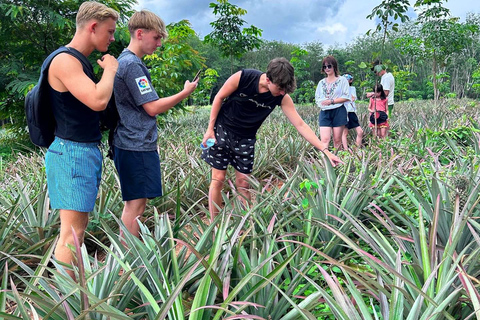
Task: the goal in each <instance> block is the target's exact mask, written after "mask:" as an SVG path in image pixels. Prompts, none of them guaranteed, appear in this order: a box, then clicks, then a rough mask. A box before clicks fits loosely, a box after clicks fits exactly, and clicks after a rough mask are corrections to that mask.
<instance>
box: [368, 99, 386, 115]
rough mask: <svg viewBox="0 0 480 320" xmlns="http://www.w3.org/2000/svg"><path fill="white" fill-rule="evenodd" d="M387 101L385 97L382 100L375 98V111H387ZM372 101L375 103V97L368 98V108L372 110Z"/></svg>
mask: <svg viewBox="0 0 480 320" xmlns="http://www.w3.org/2000/svg"><path fill="white" fill-rule="evenodd" d="M387 102H388V100H387V99H383V100H380V99H377V100H376V103H377V111H383V112H387ZM374 103H375V98H370V105H369V106H368V109H370V110H373V109H374V106H373V104H374Z"/></svg>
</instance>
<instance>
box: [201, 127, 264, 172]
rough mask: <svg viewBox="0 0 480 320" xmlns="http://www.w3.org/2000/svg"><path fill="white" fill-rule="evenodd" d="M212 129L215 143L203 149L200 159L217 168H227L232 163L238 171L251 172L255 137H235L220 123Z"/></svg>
mask: <svg viewBox="0 0 480 320" xmlns="http://www.w3.org/2000/svg"><path fill="white" fill-rule="evenodd" d="M214 131H215V139H216V140H217V143H216V144H214V145H213V146H212V147H210V148H208V149H207V150H203V153H202V159H203V160H205V162H206V163H208V164H209V165H210V166H211V167H213V168H215V169H218V170H227V167H228V165H232V166H233V167H234V168H235V170H237V171H238V172H241V173H244V174H250V173H252V171H253V161H254V158H255V157H254V156H255V142H256V141H257V139H255V138H241V137H236V136H235V135H233V134H232V133H230V132H227V131H225V128H224V127H223V126H222V125H221V124H218V125H216V126H215V127H214Z"/></svg>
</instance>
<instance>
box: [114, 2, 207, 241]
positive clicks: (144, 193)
mask: <svg viewBox="0 0 480 320" xmlns="http://www.w3.org/2000/svg"><path fill="white" fill-rule="evenodd" d="M128 30H129V31H130V44H129V45H128V47H127V48H126V49H125V50H124V51H123V52H122V53H121V54H120V56H119V57H118V61H119V68H118V73H117V75H116V77H115V85H114V92H115V100H116V104H117V109H118V113H119V116H120V120H119V124H118V126H117V129H116V131H115V135H114V140H113V145H114V162H115V167H116V169H117V172H118V175H119V178H120V185H121V189H122V198H123V200H124V201H125V207H124V209H123V213H122V222H123V223H124V225H125V226H126V228H127V229H128V231H129V232H130V233H131V234H133V235H135V236H136V237H138V236H139V224H138V218H139V217H141V216H142V215H143V213H144V211H145V207H146V204H147V199H149V198H150V199H151V198H155V197H159V196H161V195H162V183H161V171H160V160H159V158H158V151H157V138H158V134H157V120H156V116H157V115H158V114H160V113H163V112H165V111H167V110H169V109H170V108H172V107H174V106H175V105H176V104H178V103H179V102H181V101H182V100H183V99H185V98H187V97H188V96H189V95H190V94H191V93H192V92H193V91H194V90H195V88H196V87H197V83H198V80H197V81H194V82H190V81H188V80H187V81H186V82H185V84H184V88H183V90H182V91H180V92H179V93H177V94H175V95H173V96H169V97H164V98H160V97H159V96H158V94H157V92H156V91H155V89H154V88H153V86H152V81H151V78H150V72H149V71H148V69H147V67H146V66H145V65H144V64H143V62H142V60H141V59H142V58H143V57H144V56H145V55H150V54H152V53H153V52H154V51H155V50H156V49H157V48H158V47H160V46H161V45H162V40H163V39H165V38H166V37H167V35H168V34H167V31H166V28H165V23H164V22H163V21H162V19H160V17H158V16H157V15H155V14H154V13H152V12H150V11H147V10H142V11H139V12H136V13H134V14H133V15H132V17H131V18H130V20H129V22H128Z"/></svg>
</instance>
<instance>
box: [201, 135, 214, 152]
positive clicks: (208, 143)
mask: <svg viewBox="0 0 480 320" xmlns="http://www.w3.org/2000/svg"><path fill="white" fill-rule="evenodd" d="M214 144H215V139H213V138H210V139H208V140H207V142H206V145H207V146H206V147H205V146H204V145H203V143H200V148H202V149H203V150H207V149H208V148H210V147H211V146H213V145H214Z"/></svg>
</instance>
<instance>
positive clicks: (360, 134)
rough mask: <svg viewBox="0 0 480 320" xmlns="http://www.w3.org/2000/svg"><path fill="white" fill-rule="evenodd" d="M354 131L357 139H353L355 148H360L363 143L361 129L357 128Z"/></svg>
mask: <svg viewBox="0 0 480 320" xmlns="http://www.w3.org/2000/svg"><path fill="white" fill-rule="evenodd" d="M355 131H356V132H357V138H356V139H355V144H356V145H357V147H361V146H362V143H363V129H362V127H360V126H358V127H356V128H355Z"/></svg>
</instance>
